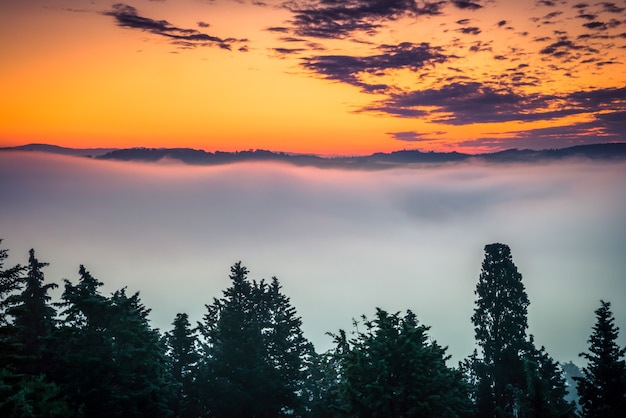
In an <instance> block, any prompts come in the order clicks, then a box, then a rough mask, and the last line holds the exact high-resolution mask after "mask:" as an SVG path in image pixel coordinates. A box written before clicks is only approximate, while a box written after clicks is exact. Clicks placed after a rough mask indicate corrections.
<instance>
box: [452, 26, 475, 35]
mask: <svg viewBox="0 0 626 418" xmlns="http://www.w3.org/2000/svg"><path fill="white" fill-rule="evenodd" d="M456 31H457V32H459V33H462V34H464V35H478V34H479V33H480V32H481V30H480V28H477V27H475V26H468V27H465V28H459V29H457V30H456Z"/></svg>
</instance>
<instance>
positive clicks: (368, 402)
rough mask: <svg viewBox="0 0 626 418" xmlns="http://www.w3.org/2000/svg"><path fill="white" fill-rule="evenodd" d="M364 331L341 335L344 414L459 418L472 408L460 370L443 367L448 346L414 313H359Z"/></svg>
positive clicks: (340, 369)
mask: <svg viewBox="0 0 626 418" xmlns="http://www.w3.org/2000/svg"><path fill="white" fill-rule="evenodd" d="M363 321H364V322H363V325H364V326H365V331H358V328H357V331H356V335H355V337H354V338H352V339H350V340H346V339H345V333H340V334H339V338H337V339H336V342H337V344H338V346H337V349H336V355H337V356H338V358H339V370H338V376H340V381H339V386H340V390H339V391H340V393H341V396H342V397H343V399H344V400H345V402H346V404H345V406H344V407H343V408H342V409H343V411H344V413H345V414H346V415H347V416H355V417H357V416H358V417H459V416H466V415H467V414H468V413H469V411H470V398H469V392H468V387H467V385H466V383H465V382H464V380H463V376H462V374H461V373H460V372H459V371H458V370H454V369H450V368H448V367H447V366H446V360H448V358H449V357H448V356H446V354H445V352H446V348H443V347H441V346H439V345H438V344H437V342H436V341H433V340H432V339H430V338H429V336H428V334H427V331H428V330H429V327H426V326H424V325H420V324H419V323H418V321H417V318H416V317H415V315H414V314H413V313H412V312H411V311H408V312H407V313H406V315H404V316H400V314H399V313H395V314H389V313H387V312H386V311H384V310H382V309H377V310H376V318H375V319H374V320H371V321H370V320H367V318H365V317H363ZM355 326H356V324H355Z"/></svg>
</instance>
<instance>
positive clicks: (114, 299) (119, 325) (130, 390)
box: [55, 266, 170, 417]
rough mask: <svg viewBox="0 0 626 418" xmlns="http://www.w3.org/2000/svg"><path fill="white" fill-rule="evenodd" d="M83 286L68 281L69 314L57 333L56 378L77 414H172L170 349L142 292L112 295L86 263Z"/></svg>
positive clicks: (66, 306) (65, 302) (66, 301)
mask: <svg viewBox="0 0 626 418" xmlns="http://www.w3.org/2000/svg"><path fill="white" fill-rule="evenodd" d="M79 274H80V279H79V282H78V284H77V285H72V283H71V282H69V281H68V280H66V281H65V291H64V292H63V295H62V297H61V299H62V302H61V304H60V305H61V306H63V307H64V310H63V312H62V314H63V315H64V319H63V320H62V321H61V326H60V327H59V330H58V331H57V333H56V335H55V337H56V338H55V341H56V342H57V347H58V349H57V351H56V362H55V363H56V365H57V368H56V370H55V378H56V380H57V382H59V384H60V386H61V387H62V388H63V390H64V391H65V393H66V394H67V396H68V402H69V404H70V406H71V408H72V414H71V415H72V416H90V417H141V416H154V417H161V416H168V415H169V414H170V412H169V410H168V408H167V405H166V403H167V393H166V392H165V390H166V388H167V385H166V379H165V376H166V373H165V357H164V356H165V353H164V351H165V348H164V346H163V345H162V344H161V341H160V335H159V333H158V331H157V330H154V329H152V328H151V327H150V325H149V322H148V314H149V313H150V310H149V309H147V308H146V307H145V306H144V305H143V304H142V303H141V300H140V298H139V294H138V293H135V294H134V295H132V296H128V295H126V291H125V289H122V290H118V291H116V292H114V293H113V294H112V295H111V297H108V298H107V297H105V296H103V295H101V294H100V293H99V290H98V289H99V287H100V286H101V285H102V283H101V282H99V281H98V280H96V279H95V278H94V277H93V276H92V275H91V274H90V273H89V272H88V271H87V270H86V269H85V268H84V267H83V266H81V267H80V269H79Z"/></svg>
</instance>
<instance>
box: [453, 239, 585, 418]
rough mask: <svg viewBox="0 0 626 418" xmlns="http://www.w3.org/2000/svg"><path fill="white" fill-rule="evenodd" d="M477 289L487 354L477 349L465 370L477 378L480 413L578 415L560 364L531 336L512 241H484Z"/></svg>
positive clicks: (478, 323) (480, 337) (477, 323)
mask: <svg viewBox="0 0 626 418" xmlns="http://www.w3.org/2000/svg"><path fill="white" fill-rule="evenodd" d="M475 294H476V295H477V300H476V308H475V309H474V315H473V316H472V323H473V324H474V331H475V335H476V342H477V343H478V346H479V347H480V348H481V351H482V358H479V357H478V355H477V353H476V352H475V353H474V355H473V356H472V357H470V358H469V359H468V360H467V361H466V362H465V363H464V364H463V370H464V372H465V374H466V376H467V377H468V380H470V381H471V382H473V386H474V389H473V399H474V401H475V408H476V416H478V417H494V416H496V417H566V416H573V415H574V409H575V408H574V405H573V404H571V403H568V402H566V401H565V399H564V398H565V396H566V395H567V388H566V383H565V379H564V378H563V375H562V371H561V369H560V367H559V366H558V364H557V363H556V362H555V361H554V360H553V359H552V358H551V357H550V356H549V355H548V354H547V353H546V351H545V349H544V348H543V347H542V348H541V349H537V348H536V347H535V344H534V341H533V340H532V337H531V338H530V339H529V338H528V337H527V336H526V329H527V328H528V322H527V310H528V305H529V300H528V296H527V295H526V290H525V289H524V284H523V283H522V275H521V274H520V273H519V272H518V271H517V267H516V266H515V264H514V263H513V259H512V257H511V250H510V249H509V247H508V246H507V245H504V244H497V243H496V244H490V245H487V246H485V259H484V261H483V264H482V270H481V273H480V277H479V279H478V284H477V285H476V291H475Z"/></svg>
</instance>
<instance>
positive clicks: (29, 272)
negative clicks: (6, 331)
mask: <svg viewBox="0 0 626 418" xmlns="http://www.w3.org/2000/svg"><path fill="white" fill-rule="evenodd" d="M47 265H48V263H41V262H39V260H37V258H36V257H35V250H32V249H31V250H30V251H29V258H28V266H27V269H26V276H25V277H20V281H21V283H20V288H21V289H22V290H21V292H20V293H16V294H12V295H11V296H9V297H8V298H7V299H6V304H7V306H8V308H7V310H6V313H7V314H8V315H9V316H11V317H12V318H13V320H12V321H11V323H12V325H13V327H14V331H13V336H12V339H13V341H14V343H15V344H17V355H18V356H20V357H21V358H22V360H23V361H21V362H19V363H16V367H17V369H18V371H19V372H23V373H28V374H33V375H37V374H40V373H44V372H45V370H44V369H45V366H46V364H45V363H46V361H45V360H46V359H44V356H46V355H47V354H48V353H47V349H48V346H49V337H50V335H51V333H52V330H53V329H54V325H55V324H54V320H55V317H56V310H55V309H54V307H53V306H52V305H51V304H50V299H51V297H50V296H49V295H48V291H49V290H50V289H54V288H55V287H57V285H56V284H55V283H47V284H44V280H45V278H44V274H43V271H42V270H41V269H42V268H43V267H45V266H47Z"/></svg>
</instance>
